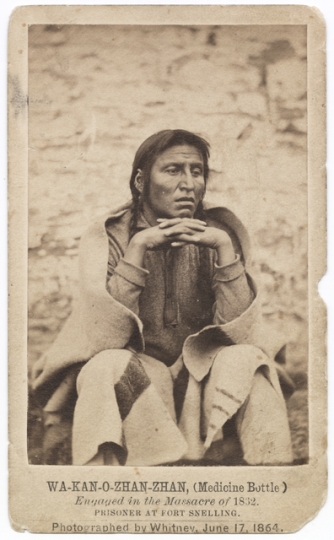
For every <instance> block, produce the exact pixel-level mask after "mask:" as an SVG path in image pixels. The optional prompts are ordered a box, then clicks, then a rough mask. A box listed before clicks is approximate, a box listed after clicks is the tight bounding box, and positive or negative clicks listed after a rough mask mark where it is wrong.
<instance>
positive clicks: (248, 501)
mask: <svg viewBox="0 0 334 540" xmlns="http://www.w3.org/2000/svg"><path fill="white" fill-rule="evenodd" d="M8 66H9V67H8V77H9V86H8V108H9V111H8V120H9V197H10V203H9V204H10V206H9V222H10V229H9V249H10V252H9V264H10V269H9V270H10V281H9V292H10V312H9V317H10V359H9V361H10V366H9V373H10V376H9V384H10V419H9V425H10V437H9V439H10V448H9V450H10V452H9V454H10V514H11V523H12V526H13V528H14V529H16V530H18V531H24V530H28V531H31V532H44V533H48V532H56V533H73V532H79V533H80V532H94V533H98V532H102V533H112V532H119V533H122V532H123V533H125V532H129V533H246V532H248V533H265V532H267V533H281V532H282V533H283V532H294V531H297V530H298V529H300V528H301V527H302V526H303V525H304V524H305V523H307V522H308V521H310V520H311V519H313V518H314V517H315V516H316V515H317V513H318V512H319V510H320V508H321V506H322V505H323V504H324V502H325V500H326V474H327V473H326V470H327V465H326V435H327V431H326V422H327V420H326V418H327V416H326V415H327V411H326V348H325V332H326V331H325V328H326V311H325V307H324V305H323V303H322V301H321V299H320V297H319V295H318V290H317V284H318V282H319V280H320V279H321V277H322V276H323V275H324V273H325V271H326V247H325V246H326V225H325V223H326V211H325V201H326V190H325V162H326V150H325V148H326V147H325V141H326V138H325V25H324V22H323V19H322V16H321V14H320V13H319V12H318V11H317V10H316V9H313V8H308V7H305V6H131V7H121V6H94V7H93V6H92V7H89V6H36V7H32V6H30V7H22V8H18V9H17V10H16V11H15V12H14V13H13V15H12V18H11V21H10V33H9V64H8ZM164 129H183V130H188V131H190V132H195V133H198V134H199V135H201V136H202V137H203V138H204V139H206V140H208V141H209V142H210V148H211V157H210V176H209V180H208V183H207V192H206V195H205V197H206V199H207V200H208V202H209V203H211V205H212V204H214V205H218V206H224V207H227V208H229V209H230V210H231V211H232V212H233V213H234V214H236V215H237V216H238V218H240V220H241V222H242V223H243V224H244V225H245V227H246V229H247V231H248V234H249V237H250V239H251V243H252V247H253V249H252V262H251V263H250V264H251V266H250V268H251V270H250V272H251V274H252V276H254V279H255V281H256V283H257V286H258V289H259V303H260V306H261V310H262V316H263V320H264V321H265V324H266V329H267V334H268V336H273V335H275V336H278V337H279V340H280V342H281V347H280V349H279V352H280V354H279V355H278V356H277V355H276V362H277V363H278V364H279V366H278V369H281V371H283V372H284V373H285V375H286V376H285V377H283V379H282V378H281V379H280V380H281V384H282V386H284V384H285V385H287V386H289V384H290V383H291V385H292V388H293V393H292V394H291V391H290V392H289V391H288V392H287V393H286V395H285V406H286V409H287V415H288V420H289V426H290V433H291V441H292V460H291V462H290V463H288V464H284V465H280V464H277V463H275V464H269V465H263V464H257V465H250V464H248V463H246V462H237V461H233V455H232V458H231V459H230V461H228V460H225V461H224V460H223V461H221V463H219V462H218V463H217V462H213V461H212V460H211V459H207V460H206V461H205V460H199V461H198V462H196V461H195V460H193V461H191V460H188V461H187V460H184V461H183V462H180V461H179V462H178V463H169V465H168V466H166V465H164V464H159V463H158V464H157V465H154V466H149V465H147V464H146V465H145V466H143V464H142V463H143V462H142V461H140V460H138V463H133V464H128V465H127V464H126V463H125V466H121V465H114V466H108V465H105V466H102V465H101V466H89V465H88V466H83V465H73V459H72V449H71V425H72V424H71V421H69V422H68V423H67V424H66V423H65V424H62V425H60V426H59V429H58V432H57V433H56V432H55V431H50V432H49V434H48V432H47V430H48V427H47V422H46V423H45V411H44V412H43V410H42V405H41V403H40V401H38V399H37V397H36V393H35V392H33V390H32V373H33V370H34V366H35V365H37V363H38V361H39V359H40V358H41V357H42V356H43V355H44V354H45V353H46V351H47V350H48V349H49V347H50V346H51V345H52V343H53V342H54V341H55V339H56V337H57V335H58V334H59V333H60V331H61V329H62V327H63V326H64V324H65V323H66V321H67V319H68V317H69V316H70V313H71V311H72V307H73V299H74V298H75V297H76V296H77V295H78V290H79V285H80V268H79V263H78V244H79V240H80V238H81V236H82V234H83V233H84V231H85V230H86V229H87V226H88V224H89V223H91V222H93V221H94V220H96V219H98V217H99V216H101V215H104V214H105V213H106V212H109V211H110V210H113V209H115V208H117V207H119V206H121V205H122V204H124V203H126V202H127V200H128V199H129V198H130V191H129V188H128V184H129V178H130V174H131V167H132V162H133V159H134V156H135V152H136V150H137V148H138V147H139V145H140V144H141V143H142V142H143V141H144V140H145V139H147V137H149V136H150V135H152V134H153V133H157V132H160V131H161V130H164ZM271 339H272V343H273V342H274V338H270V340H271ZM275 339H276V338H275ZM270 340H269V341H270ZM65 352H66V351H65ZM285 389H286V388H285ZM283 390H284V388H283ZM62 391H63V390H62ZM287 394H289V395H287ZM58 397H59V394H58ZM44 405H45V403H44ZM51 416H52V415H51ZM45 424H46V425H45ZM27 428H28V429H27ZM50 433H51V435H50ZM53 437H56V438H57V437H58V442H59V441H61V444H58V446H55V445H53ZM146 450H147V453H149V448H148V449H146ZM143 452H144V450H143Z"/></svg>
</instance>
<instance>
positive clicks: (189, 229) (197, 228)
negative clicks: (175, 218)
mask: <svg viewBox="0 0 334 540" xmlns="http://www.w3.org/2000/svg"><path fill="white" fill-rule="evenodd" d="M204 231H205V227H204V225H197V224H195V225H192V226H186V225H185V224H183V223H182V224H180V225H179V226H177V225H174V227H172V228H171V229H167V230H166V232H164V235H165V236H175V235H177V234H195V233H196V232H204Z"/></svg>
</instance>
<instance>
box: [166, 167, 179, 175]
mask: <svg viewBox="0 0 334 540" xmlns="http://www.w3.org/2000/svg"><path fill="white" fill-rule="evenodd" d="M166 172H167V173H168V174H177V173H178V169H177V167H168V169H166Z"/></svg>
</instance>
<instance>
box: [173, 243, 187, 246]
mask: <svg viewBox="0 0 334 540" xmlns="http://www.w3.org/2000/svg"><path fill="white" fill-rule="evenodd" d="M186 243H187V242H172V243H171V246H172V247H183V246H185V245H186Z"/></svg>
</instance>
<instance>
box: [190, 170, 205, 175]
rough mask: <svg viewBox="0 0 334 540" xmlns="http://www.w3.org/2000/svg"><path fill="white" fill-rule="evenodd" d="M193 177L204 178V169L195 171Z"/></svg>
mask: <svg viewBox="0 0 334 540" xmlns="http://www.w3.org/2000/svg"><path fill="white" fill-rule="evenodd" d="M192 174H193V176H203V171H202V169H193V171H192Z"/></svg>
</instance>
